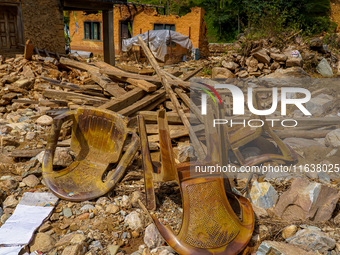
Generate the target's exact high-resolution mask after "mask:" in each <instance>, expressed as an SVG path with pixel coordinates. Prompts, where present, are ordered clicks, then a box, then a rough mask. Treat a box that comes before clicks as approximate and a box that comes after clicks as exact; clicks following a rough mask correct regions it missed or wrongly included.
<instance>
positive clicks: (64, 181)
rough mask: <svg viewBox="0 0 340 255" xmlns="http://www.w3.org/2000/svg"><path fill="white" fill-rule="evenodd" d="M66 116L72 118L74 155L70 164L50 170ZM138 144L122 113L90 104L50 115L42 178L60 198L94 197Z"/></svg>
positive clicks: (120, 173)
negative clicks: (55, 115) (89, 105)
mask: <svg viewBox="0 0 340 255" xmlns="http://www.w3.org/2000/svg"><path fill="white" fill-rule="evenodd" d="M67 120H73V126H72V137H71V150H73V151H74V152H75V153H76V154H77V156H76V158H75V160H74V162H73V163H72V164H71V165H70V166H68V167H66V168H65V169H62V170H54V169H53V158H54V153H55V149H56V147H57V142H58V137H59V134H60V130H61V127H62V124H63V123H64V122H65V121H67ZM124 147H125V148H124ZM138 147H139V139H138V136H137V134H136V133H135V132H134V131H133V130H131V129H130V128H129V127H128V119H126V118H125V117H123V116H121V115H119V114H117V113H114V112H112V111H108V110H99V109H95V108H91V107H82V108H79V109H78V110H76V111H74V112H73V111H69V112H66V113H65V114H62V115H60V116H58V117H56V118H55V119H54V122H53V125H52V130H51V134H50V137H49V139H48V143H47V146H46V151H45V155H44V159H43V166H42V170H43V178H44V180H45V183H46V185H47V186H48V187H49V188H50V190H51V191H52V192H53V193H54V194H55V195H57V196H58V197H60V198H63V199H67V200H71V201H83V200H89V199H94V198H96V197H99V196H102V195H104V194H105V193H107V192H108V191H110V190H111V189H112V188H113V187H114V186H115V184H116V183H117V182H118V181H119V180H120V179H121V177H122V176H123V174H124V173H125V170H126V168H127V166H128V165H129V164H130V162H131V161H132V159H133V157H134V155H135V153H136V152H137V150H138ZM124 149H125V150H126V151H125V152H123V151H124Z"/></svg>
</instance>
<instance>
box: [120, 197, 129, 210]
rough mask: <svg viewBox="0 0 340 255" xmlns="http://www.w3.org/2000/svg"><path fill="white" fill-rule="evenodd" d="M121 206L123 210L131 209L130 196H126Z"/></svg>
mask: <svg viewBox="0 0 340 255" xmlns="http://www.w3.org/2000/svg"><path fill="white" fill-rule="evenodd" d="M120 206H121V207H123V208H131V200H130V198H129V197H128V196H126V195H124V196H123V197H122V200H121V201H120Z"/></svg>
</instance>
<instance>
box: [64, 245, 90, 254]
mask: <svg viewBox="0 0 340 255" xmlns="http://www.w3.org/2000/svg"><path fill="white" fill-rule="evenodd" d="M85 253H86V247H85V246H84V245H82V244H76V245H70V246H67V247H66V248H65V249H64V251H63V253H62V254H61V255H84V254H85Z"/></svg>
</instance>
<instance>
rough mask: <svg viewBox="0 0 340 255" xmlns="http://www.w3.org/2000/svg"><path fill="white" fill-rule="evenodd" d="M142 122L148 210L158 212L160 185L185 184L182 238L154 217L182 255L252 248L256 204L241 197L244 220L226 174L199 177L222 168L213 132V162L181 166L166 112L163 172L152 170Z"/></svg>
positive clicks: (160, 120)
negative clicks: (210, 166)
mask: <svg viewBox="0 0 340 255" xmlns="http://www.w3.org/2000/svg"><path fill="white" fill-rule="evenodd" d="M138 119H139V135H140V140H141V148H142V156H143V167H144V175H145V189H146V207H147V209H148V210H155V209H156V199H155V192H154V185H153V182H154V181H170V180H176V181H177V182H178V184H179V187H180V190H181V195H182V205H183V217H182V226H181V229H180V231H179V233H178V234H177V235H175V234H174V232H173V231H172V230H170V229H169V228H167V227H165V226H164V225H162V224H161V223H160V222H159V221H158V219H157V218H156V217H155V216H153V215H152V218H153V221H154V223H155V225H156V227H157V228H158V230H159V232H160V233H161V235H162V236H163V238H164V239H165V241H166V242H167V243H168V244H169V245H170V246H171V247H172V248H173V249H174V250H175V251H176V252H178V253H179V254H185V255H186V254H197V255H199V254H238V253H239V252H241V251H242V250H243V249H244V248H245V246H246V245H247V243H248V242H249V240H250V238H251V236H252V233H253V229H254V213H253V210H252V207H251V204H250V202H249V201H248V200H247V199H246V198H244V197H242V196H238V195H235V194H230V195H232V196H233V197H234V198H235V199H236V200H237V201H238V204H239V208H240V218H239V216H238V215H237V214H236V213H235V212H234V210H233V208H232V207H231V205H230V203H229V201H228V198H227V194H226V189H225V186H224V180H223V178H222V175H221V174H220V173H215V174H210V173H202V172H195V170H194V169H195V166H200V165H204V164H207V163H216V158H215V156H214V155H217V154H216V152H217V150H218V149H219V146H218V144H219V143H218V141H217V140H216V139H218V136H216V135H215V136H214V135H212V134H210V133H209V132H207V133H208V134H207V136H208V137H207V139H208V140H210V142H209V143H208V147H209V148H208V152H209V154H210V155H212V156H211V157H207V159H208V160H209V161H210V160H211V162H194V163H183V164H179V165H176V163H175V159H174V156H173V151H172V146H171V139H170V135H169V128H168V123H167V119H166V113H165V111H164V110H161V111H159V112H158V127H159V138H160V148H161V161H162V167H161V168H157V167H155V166H154V165H153V164H152V161H151V157H150V152H149V146H148V140H147V134H146V127H145V122H144V119H143V117H142V116H139V117H138Z"/></svg>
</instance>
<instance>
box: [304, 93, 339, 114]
mask: <svg viewBox="0 0 340 255" xmlns="http://www.w3.org/2000/svg"><path fill="white" fill-rule="evenodd" d="M332 100H333V97H332V96H330V95H327V94H319V95H317V96H316V97H313V98H312V99H311V100H309V101H308V102H307V103H306V108H307V110H308V111H309V112H310V113H311V114H312V115H313V116H314V115H316V116H321V115H322V114H324V113H325V112H326V111H327V110H328V108H329V107H330V106H331V105H332Z"/></svg>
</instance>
